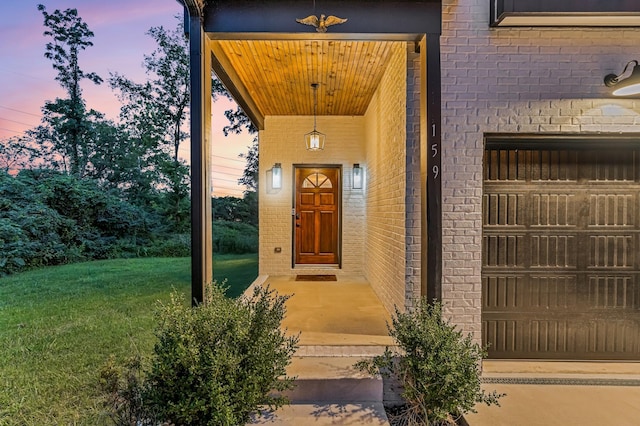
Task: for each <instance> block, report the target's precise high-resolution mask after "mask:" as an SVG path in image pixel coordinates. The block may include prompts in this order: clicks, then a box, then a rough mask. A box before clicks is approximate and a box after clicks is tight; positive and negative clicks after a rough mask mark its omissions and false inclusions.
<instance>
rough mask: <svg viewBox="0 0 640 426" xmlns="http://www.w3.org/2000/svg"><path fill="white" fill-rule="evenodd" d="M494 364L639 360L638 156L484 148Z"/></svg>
mask: <svg viewBox="0 0 640 426" xmlns="http://www.w3.org/2000/svg"><path fill="white" fill-rule="evenodd" d="M483 212H484V214H483V216H484V226H483V240H484V242H483V268H482V272H483V273H482V280H483V282H482V292H483V293H482V298H483V301H482V302H483V309H482V327H483V329H482V332H483V339H484V343H485V344H488V345H489V356H490V357H492V358H547V359H587V360H590V359H611V360H615V359H629V360H640V150H638V149H633V148H626V149H611V148H609V147H603V149H600V150H594V149H567V150H562V149H515V148H512V149H509V148H506V149H497V148H496V149H487V151H486V154H485V176H484V206H483Z"/></svg>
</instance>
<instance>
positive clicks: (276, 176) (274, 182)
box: [271, 163, 282, 189]
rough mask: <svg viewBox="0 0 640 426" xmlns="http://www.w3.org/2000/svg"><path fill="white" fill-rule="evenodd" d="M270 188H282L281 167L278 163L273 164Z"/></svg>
mask: <svg viewBox="0 0 640 426" xmlns="http://www.w3.org/2000/svg"><path fill="white" fill-rule="evenodd" d="M271 188H273V189H280V188H282V165H281V164H280V163H276V164H274V165H273V168H272V169H271Z"/></svg>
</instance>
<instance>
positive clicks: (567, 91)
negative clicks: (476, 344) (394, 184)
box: [441, 0, 640, 340]
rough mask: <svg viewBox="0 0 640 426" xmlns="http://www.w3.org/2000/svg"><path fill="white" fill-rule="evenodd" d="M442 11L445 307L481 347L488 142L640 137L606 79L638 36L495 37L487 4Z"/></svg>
mask: <svg viewBox="0 0 640 426" xmlns="http://www.w3.org/2000/svg"><path fill="white" fill-rule="evenodd" d="M442 10H443V32H442V38H441V61H442V146H443V153H442V208H443V217H442V223H443V235H442V241H443V245H442V249H443V300H444V302H445V303H446V313H447V314H448V315H449V316H450V317H451V319H452V321H453V322H454V323H455V324H457V325H458V326H459V327H460V329H462V330H463V331H464V332H467V333H473V334H474V337H475V338H476V339H477V340H479V339H480V337H481V320H480V316H481V309H482V305H481V269H482V246H481V239H482V202H481V198H482V168H483V163H482V161H483V160H482V158H483V149H484V145H483V143H484V142H483V136H484V134H485V133H486V132H503V133H536V134H544V133H576V132H580V133H585V132H589V133H597V132H603V133H605V132H615V133H617V132H638V131H639V130H640V127H639V125H640V101H639V100H629V99H614V98H611V96H610V95H609V89H608V88H606V87H605V86H604V84H603V77H604V75H605V74H608V73H612V72H613V73H616V74H617V73H620V72H621V71H622V68H623V67H624V65H625V64H626V63H627V62H628V61H630V60H632V59H639V58H640V29H636V28H495V29H490V28H489V2H488V1H487V0H455V1H454V0H444V1H443V5H442Z"/></svg>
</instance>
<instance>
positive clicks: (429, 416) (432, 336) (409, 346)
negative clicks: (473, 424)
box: [356, 300, 503, 425]
mask: <svg viewBox="0 0 640 426" xmlns="http://www.w3.org/2000/svg"><path fill="white" fill-rule="evenodd" d="M389 333H390V335H391V336H392V337H393V338H394V340H395V341H396V343H397V344H398V347H399V351H398V352H396V353H394V352H392V351H391V350H389V348H387V350H386V351H385V353H384V354H383V355H380V356H377V357H374V358H373V359H372V360H365V361H361V362H359V363H358V364H356V366H357V367H358V368H360V369H361V370H363V371H368V372H370V373H371V374H377V373H382V374H383V375H387V376H391V377H393V378H395V379H397V380H399V382H400V384H401V385H402V387H403V392H402V395H401V396H402V398H403V399H404V401H405V405H404V407H402V409H401V410H400V413H399V414H398V416H397V418H396V419H395V423H392V424H403V425H443V424H455V423H454V420H453V418H452V417H456V416H460V415H462V414H464V413H467V412H469V411H473V407H474V405H475V404H476V403H478V402H482V403H486V404H487V405H491V404H496V405H499V404H498V399H499V398H500V397H501V396H503V395H500V394H497V393H496V392H495V391H494V392H492V393H489V394H488V393H485V392H484V391H483V390H482V389H481V388H480V362H481V361H482V357H483V356H484V355H485V353H484V351H483V350H482V348H481V347H480V346H479V345H478V344H477V343H474V342H473V340H472V339H471V336H470V335H467V336H463V335H462V332H460V331H459V330H456V328H455V326H453V325H451V324H450V323H449V322H448V321H445V320H444V319H443V318H442V306H441V304H439V303H433V304H429V303H428V302H427V301H426V300H420V301H419V303H418V306H417V307H416V308H415V310H413V311H412V312H409V313H402V312H400V311H399V310H398V309H397V308H396V312H395V316H394V318H393V319H392V327H390V328H389Z"/></svg>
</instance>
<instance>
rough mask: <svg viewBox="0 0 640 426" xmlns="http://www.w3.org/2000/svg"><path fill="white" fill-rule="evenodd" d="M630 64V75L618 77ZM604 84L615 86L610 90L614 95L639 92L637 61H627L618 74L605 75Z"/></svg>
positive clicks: (627, 94)
mask: <svg viewBox="0 0 640 426" xmlns="http://www.w3.org/2000/svg"><path fill="white" fill-rule="evenodd" d="M631 64H633V68H632V69H631V75H629V76H628V77H627V78H624V79H621V78H620V77H622V75H624V73H626V72H627V69H628V68H629V65H631ZM604 85H605V86H607V87H615V90H614V91H613V92H612V95H614V96H629V95H637V94H638V93H640V67H639V66H638V61H636V60H633V61H629V62H628V63H627V65H625V67H624V70H622V72H621V73H620V75H615V74H607V75H605V76H604Z"/></svg>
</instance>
